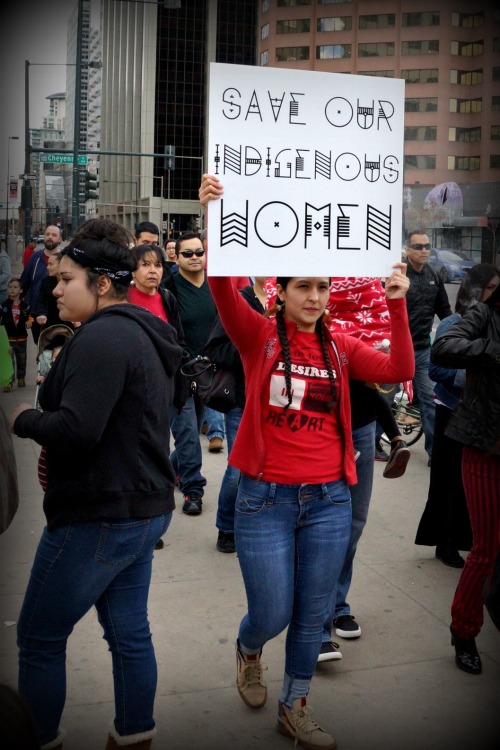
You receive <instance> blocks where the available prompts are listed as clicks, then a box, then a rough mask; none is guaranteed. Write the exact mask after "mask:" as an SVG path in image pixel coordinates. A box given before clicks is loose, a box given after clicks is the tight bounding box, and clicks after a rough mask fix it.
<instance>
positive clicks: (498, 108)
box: [491, 96, 500, 112]
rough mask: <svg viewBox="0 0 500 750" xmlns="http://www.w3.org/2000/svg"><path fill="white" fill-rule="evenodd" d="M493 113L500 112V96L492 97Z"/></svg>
mask: <svg viewBox="0 0 500 750" xmlns="http://www.w3.org/2000/svg"><path fill="white" fill-rule="evenodd" d="M491 111H492V112H500V96H492V97H491Z"/></svg>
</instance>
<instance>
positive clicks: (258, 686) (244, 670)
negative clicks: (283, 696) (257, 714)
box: [236, 644, 267, 708]
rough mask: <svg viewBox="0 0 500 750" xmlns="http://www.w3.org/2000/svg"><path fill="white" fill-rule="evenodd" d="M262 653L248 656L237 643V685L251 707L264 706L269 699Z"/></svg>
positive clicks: (244, 700)
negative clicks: (261, 658)
mask: <svg viewBox="0 0 500 750" xmlns="http://www.w3.org/2000/svg"><path fill="white" fill-rule="evenodd" d="M261 654H262V651H261V652H260V654H254V655H252V656H246V655H245V654H244V653H243V652H242V651H240V648H239V646H238V644H236V687H237V688H238V693H239V694H240V697H241V699H242V701H243V702H244V703H246V704H247V706H249V707H250V708H262V707H263V706H265V704H266V700H267V686H266V683H265V681H264V678H263V677H262V672H263V671H264V670H265V669H267V667H266V666H264V664H262V662H261V660H260V657H261Z"/></svg>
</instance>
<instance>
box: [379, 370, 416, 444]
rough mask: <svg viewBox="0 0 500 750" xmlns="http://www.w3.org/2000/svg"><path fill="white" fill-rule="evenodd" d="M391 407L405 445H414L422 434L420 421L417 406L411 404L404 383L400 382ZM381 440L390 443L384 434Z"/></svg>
mask: <svg viewBox="0 0 500 750" xmlns="http://www.w3.org/2000/svg"><path fill="white" fill-rule="evenodd" d="M391 409H392V412H393V414H394V417H395V419H396V423H397V425H398V427H399V431H400V433H401V436H402V438H403V440H404V441H405V443H406V445H408V446H410V445H414V444H415V443H416V442H417V440H420V438H421V437H422V435H423V432H424V431H423V429H422V421H421V418H420V410H419V408H418V406H415V405H413V403H412V401H411V400H410V397H409V395H408V391H407V390H406V388H405V384H404V383H400V389H399V391H398V392H397V393H396V395H395V396H394V401H393V402H392V404H391ZM381 440H382V441H383V442H384V443H386V444H390V442H391V441H390V440H389V438H388V437H387V435H385V433H384V434H383V435H381Z"/></svg>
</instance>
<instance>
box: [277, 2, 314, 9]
mask: <svg viewBox="0 0 500 750" xmlns="http://www.w3.org/2000/svg"><path fill="white" fill-rule="evenodd" d="M296 5H311V0H278V8H295V6H296Z"/></svg>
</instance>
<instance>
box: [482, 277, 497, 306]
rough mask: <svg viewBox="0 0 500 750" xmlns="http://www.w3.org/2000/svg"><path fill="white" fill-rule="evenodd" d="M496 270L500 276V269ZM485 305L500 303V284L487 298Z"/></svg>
mask: <svg viewBox="0 0 500 750" xmlns="http://www.w3.org/2000/svg"><path fill="white" fill-rule="evenodd" d="M496 272H497V273H498V275H499V276H500V270H499V269H498V268H497V269H496ZM485 305H491V306H492V307H493V306H497V305H500V284H499V285H498V286H497V288H496V289H495V291H494V292H493V294H492V295H491V297H489V299H487V300H486V302H485Z"/></svg>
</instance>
